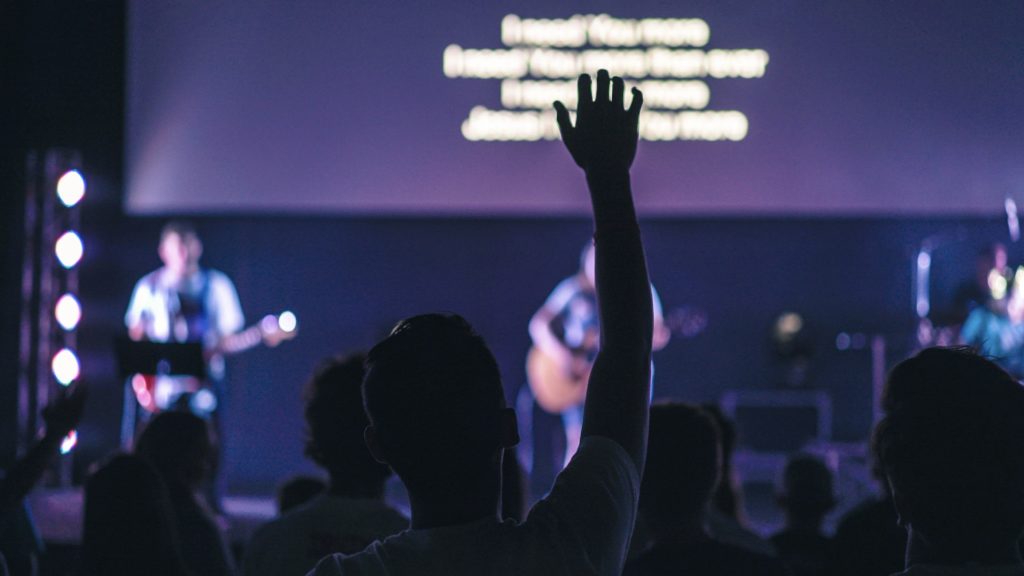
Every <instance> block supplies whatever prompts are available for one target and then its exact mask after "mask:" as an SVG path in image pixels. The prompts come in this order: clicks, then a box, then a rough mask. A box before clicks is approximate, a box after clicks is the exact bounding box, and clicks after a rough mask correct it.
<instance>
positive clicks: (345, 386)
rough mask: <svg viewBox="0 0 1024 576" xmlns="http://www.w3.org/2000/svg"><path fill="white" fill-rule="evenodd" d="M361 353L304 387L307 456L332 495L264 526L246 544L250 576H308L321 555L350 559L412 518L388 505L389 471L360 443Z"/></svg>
mask: <svg viewBox="0 0 1024 576" xmlns="http://www.w3.org/2000/svg"><path fill="white" fill-rule="evenodd" d="M363 361H364V356H363V355H362V354H356V355H352V356H349V357H347V358H334V359H330V360H328V361H326V362H324V363H323V364H322V365H321V366H320V367H319V368H318V369H317V370H316V373H315V374H314V375H313V378H312V379H311V380H310V381H309V384H307V386H306V393H305V395H306V410H305V416H306V430H307V432H306V433H307V439H306V455H307V456H309V457H310V458H311V459H312V460H313V461H314V462H316V463H317V464H318V465H320V466H322V467H323V468H324V469H325V470H327V473H328V475H329V476H330V483H329V485H328V488H327V491H326V492H323V493H322V494H319V495H317V496H316V497H314V498H313V499H312V500H310V501H309V502H307V503H305V504H303V505H301V506H299V507H298V508H296V509H294V510H291V511H290V512H288V513H287V514H284V515H283V516H281V517H280V518H278V519H276V520H274V521H272V522H269V523H268V524H266V525H264V526H262V527H261V528H260V529H259V530H258V531H257V532H256V533H255V534H254V535H253V537H252V539H251V540H250V541H249V545H248V546H247V547H246V553H245V561H244V562H243V566H242V572H243V573H244V574H246V576H256V575H263V574H266V575H267V576H272V575H277V574H305V573H306V572H308V571H310V570H312V569H313V567H314V566H315V565H316V563H317V561H318V560H320V559H321V558H323V557H324V556H326V555H328V554H331V553H335V552H344V553H348V554H352V553H355V552H359V551H360V550H362V549H363V548H366V546H367V545H368V544H370V543H371V542H373V541H374V540H377V539H380V538H384V537H386V536H390V535H391V534H395V533H397V532H401V531H402V530H404V529H406V528H407V527H408V526H409V521H408V519H406V518H405V517H404V516H402V515H401V514H399V513H398V512H397V511H395V510H393V509H392V508H390V507H389V506H388V505H387V504H385V503H384V498H383V496H384V482H385V480H387V478H388V477H389V476H391V470H390V469H388V467H387V466H385V465H383V464H381V463H379V462H377V461H376V460H374V459H373V456H372V455H370V451H369V450H368V449H367V448H366V443H365V442H364V441H363V432H364V431H365V430H366V427H367V426H368V425H369V423H370V422H369V420H368V419H367V418H366V413H365V412H364V411H363V396H362V391H361V388H362V383H363Z"/></svg>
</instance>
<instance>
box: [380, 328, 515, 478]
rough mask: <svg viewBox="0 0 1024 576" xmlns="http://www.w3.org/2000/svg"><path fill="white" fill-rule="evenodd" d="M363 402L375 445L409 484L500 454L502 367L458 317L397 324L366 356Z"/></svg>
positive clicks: (475, 334) (478, 336)
mask: <svg viewBox="0 0 1024 576" xmlns="http://www.w3.org/2000/svg"><path fill="white" fill-rule="evenodd" d="M363 400H364V402H365V406H366V412H367V415H368V416H369V418H370V421H371V423H372V424H373V426H374V429H375V432H376V438H377V442H378V443H379V444H380V446H381V447H382V448H383V449H384V450H385V451H386V453H387V456H388V461H389V462H390V463H391V465H392V467H394V469H395V471H396V472H398V474H399V475H400V476H402V477H403V480H407V479H408V478H407V476H408V475H409V473H410V472H414V471H430V470H434V471H436V470H440V469H441V468H448V469H449V473H453V472H454V471H455V470H456V469H458V470H462V469H464V467H465V466H467V465H470V466H475V465H477V464H479V463H480V461H481V459H483V458H486V457H490V456H493V454H494V453H495V452H496V451H498V449H499V448H500V416H499V413H500V410H501V409H502V408H504V407H505V395H504V391H503V389H502V385H501V375H500V373H499V371H498V363H497V361H496V360H495V359H494V355H493V354H492V353H491V351H490V349H489V348H488V347H487V344H486V343H485V342H484V339H483V338H482V337H481V336H480V335H479V334H477V333H476V332H475V331H474V330H473V328H472V326H470V325H469V323H468V322H467V321H466V320H465V319H464V318H462V317H461V316H459V315H456V314H424V315H420V316H413V317H411V318H407V319H405V320H402V321H401V322H399V323H398V324H397V325H396V326H395V328H394V329H393V330H392V331H391V334H390V335H389V336H388V337H387V338H385V339H384V340H383V341H381V342H380V343H378V344H377V345H376V346H374V347H373V349H372V350H370V352H369V354H367V358H366V377H365V379H364V381H363ZM435 477H436V475H435Z"/></svg>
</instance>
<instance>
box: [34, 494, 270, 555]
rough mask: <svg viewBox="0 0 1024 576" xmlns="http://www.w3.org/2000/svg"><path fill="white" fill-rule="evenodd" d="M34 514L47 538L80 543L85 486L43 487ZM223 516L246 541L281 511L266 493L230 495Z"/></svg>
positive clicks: (238, 539) (237, 540)
mask: <svg viewBox="0 0 1024 576" xmlns="http://www.w3.org/2000/svg"><path fill="white" fill-rule="evenodd" d="M29 502H30V504H31V506H32V515H33V517H34V518H35V521H36V526H37V527H38V528H39V532H40V535H41V536H42V538H43V541H45V542H48V543H54V544H66V545H77V544H78V543H79V542H80V541H81V538H82V510H83V507H82V489H81V488H67V489H41V490H36V491H35V492H33V493H32V495H31V496H29ZM224 512H225V515H224V517H223V518H222V519H223V521H224V523H225V524H226V528H227V535H228V539H229V541H230V542H231V543H232V544H244V543H245V542H247V541H248V540H249V537H250V536H251V535H252V533H253V532H254V531H255V530H256V529H257V528H259V526H260V525H261V524H263V523H264V522H266V521H268V520H270V519H271V518H273V517H274V516H275V515H276V513H277V507H276V504H275V502H274V499H273V498H271V497H269V496H266V497H260V496H227V497H225V498H224Z"/></svg>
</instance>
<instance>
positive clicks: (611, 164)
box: [315, 70, 653, 576]
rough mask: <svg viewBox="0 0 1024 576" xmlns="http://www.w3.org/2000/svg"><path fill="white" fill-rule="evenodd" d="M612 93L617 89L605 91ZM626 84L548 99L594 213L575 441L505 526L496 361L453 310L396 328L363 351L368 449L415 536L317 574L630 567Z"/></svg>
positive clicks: (508, 431)
mask: <svg viewBox="0 0 1024 576" xmlns="http://www.w3.org/2000/svg"><path fill="white" fill-rule="evenodd" d="M609 84H610V85H611V90H610V92H611V95H610V97H609ZM623 90H624V83H623V81H622V79H620V78H616V79H614V80H613V81H611V82H609V77H608V73H607V71H604V70H602V71H601V72H599V73H598V76H597V90H596V98H594V97H592V96H591V80H590V77H589V76H586V75H584V76H581V77H580V79H579V90H578V97H579V110H578V114H577V123H576V125H575V127H574V126H573V125H572V123H571V120H570V117H569V112H568V110H567V109H566V108H565V107H564V106H563V105H562V104H561V103H557V104H556V105H555V107H556V110H557V119H558V124H559V128H560V130H561V132H562V139H563V140H564V142H565V145H566V147H567V148H568V149H569V152H570V153H571V154H572V157H573V159H574V160H575V161H576V163H577V164H578V165H579V166H580V167H582V168H583V169H584V171H585V172H586V175H587V183H588V185H589V188H590V193H591V199H592V203H593V209H594V224H595V232H594V238H595V245H596V250H597V255H596V260H597V270H596V272H597V273H596V284H597V293H598V295H599V298H598V302H599V305H600V310H599V314H600V315H601V350H600V352H599V353H598V355H597V359H596V360H595V363H594V369H593V371H592V373H591V376H590V380H589V392H588V394H587V399H586V412H585V416H584V421H583V431H582V441H581V442H580V448H579V450H578V451H577V452H576V455H575V456H574V457H573V459H572V461H571V462H570V463H569V465H568V466H567V467H566V468H565V470H563V471H562V473H561V474H559V476H558V479H557V480H556V482H555V485H554V487H553V488H552V490H551V492H550V493H549V494H548V496H547V497H546V498H544V499H542V500H541V501H540V502H538V503H537V504H536V505H535V506H534V507H533V508H532V510H531V511H530V514H529V516H528V517H527V519H526V520H525V521H524V522H523V523H522V524H517V523H516V522H515V521H512V520H507V521H502V520H501V518H500V511H499V506H500V501H501V461H502V454H503V451H504V449H506V448H510V447H512V446H514V445H515V444H516V442H517V441H518V434H517V430H516V419H515V413H514V412H513V411H512V410H511V409H509V408H507V407H506V405H505V394H504V391H503V389H502V384H501V376H500V373H499V371H498V365H497V362H496V361H495V359H494V355H493V354H492V353H491V351H490V350H489V349H488V348H487V345H486V344H485V343H484V340H483V338H481V337H480V336H479V335H478V334H476V333H475V332H474V331H473V329H472V328H471V327H470V326H469V324H468V323H467V322H466V321H465V320H464V319H462V318H461V317H459V316H456V315H439V314H428V315H423V316H415V317H412V318H408V319H406V320H403V321H402V322H400V323H399V324H398V325H397V326H396V327H395V329H394V330H392V332H391V335H390V336H388V337H387V338H386V339H385V340H384V341H382V342H380V343H379V344H377V346H375V347H374V348H373V350H371V351H370V353H369V355H368V359H367V374H366V379H365V381H364V382H363V396H364V399H365V402H366V410H367V413H368V414H369V417H370V422H371V425H370V427H369V428H367V431H366V440H367V444H368V445H369V446H370V448H371V451H372V452H373V453H374V454H375V455H376V456H377V457H378V459H380V460H381V461H386V462H388V463H390V464H391V467H392V468H393V469H394V470H395V473H396V474H398V476H399V477H400V478H401V479H402V482H403V483H404V484H405V486H406V488H407V489H408V491H409V497H410V502H411V504H412V529H411V530H407V531H405V532H402V533H401V534H398V535H396V536H392V537H391V538H388V539H386V540H384V541H382V542H377V543H374V544H373V545H371V546H370V547H369V548H367V549H366V550H364V551H363V552H361V553H359V554H356V555H353V556H348V557H345V556H340V555H337V556H332V557H329V558H326V559H324V560H323V561H322V562H320V564H319V565H318V567H317V570H316V572H315V573H316V574H317V575H330V574H388V575H392V576H401V575H405V574H426V575H431V574H444V575H460V574H472V575H474V576H475V575H478V574H489V575H493V574H531V575H532V574H545V575H553V574H573V575H575V574H599V575H607V576H612V575H617V574H619V572H620V571H621V569H622V561H623V558H624V556H625V552H626V547H627V542H628V540H629V535H630V532H631V531H632V528H633V521H634V517H635V512H636V499H637V496H638V493H639V484H640V475H639V471H640V470H642V469H643V464H644V453H645V439H646V434H645V430H646V423H647V408H648V398H649V396H650V378H651V374H650V367H651V334H652V332H653V326H652V317H653V316H652V308H651V291H650V284H649V281H648V278H647V266H646V262H645V259H644V253H643V244H642V242H641V239H640V230H639V226H638V225H637V221H636V214H635V211H634V207H633V199H632V193H631V190H630V183H629V168H630V166H631V164H632V162H633V157H634V155H635V153H636V143H637V135H638V134H637V121H638V118H639V113H640V106H641V102H642V98H641V95H640V93H639V91H637V90H634V91H633V102H632V105H631V106H630V108H629V109H628V110H623Z"/></svg>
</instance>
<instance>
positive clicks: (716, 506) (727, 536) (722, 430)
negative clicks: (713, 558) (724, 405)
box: [701, 404, 776, 556]
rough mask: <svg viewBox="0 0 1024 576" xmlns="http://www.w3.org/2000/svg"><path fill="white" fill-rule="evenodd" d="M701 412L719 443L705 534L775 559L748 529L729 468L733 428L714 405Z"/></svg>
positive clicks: (771, 549)
mask: <svg viewBox="0 0 1024 576" xmlns="http://www.w3.org/2000/svg"><path fill="white" fill-rule="evenodd" d="M701 408H702V409H703V410H704V411H706V412H707V413H708V415H710V416H711V417H712V418H714V420H715V424H717V425H718V431H719V435H720V437H721V441H722V479H721V480H720V481H719V482H718V487H717V488H715V493H714V495H713V496H712V497H711V508H710V510H709V511H708V519H707V524H708V533H710V534H711V536H712V537H713V538H714V539H715V540H718V541H720V542H724V543H726V544H732V545H733V546H739V547H740V548H743V549H745V550H749V551H751V552H756V553H758V554H764V555H766V556H775V555H776V551H775V546H773V545H772V543H771V542H769V541H768V540H766V539H764V538H762V537H761V536H760V535H759V534H757V533H756V532H754V531H753V530H751V529H750V527H749V526H748V521H747V512H746V509H745V508H744V504H743V482H742V481H741V479H740V477H739V474H737V472H736V468H735V467H734V466H733V454H734V452H735V450H736V442H737V436H738V435H737V433H736V424H735V423H734V422H733V421H732V420H730V419H729V418H728V417H727V416H726V415H725V414H723V413H722V409H721V408H719V407H718V406H717V405H715V404H704V405H702V406H701Z"/></svg>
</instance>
